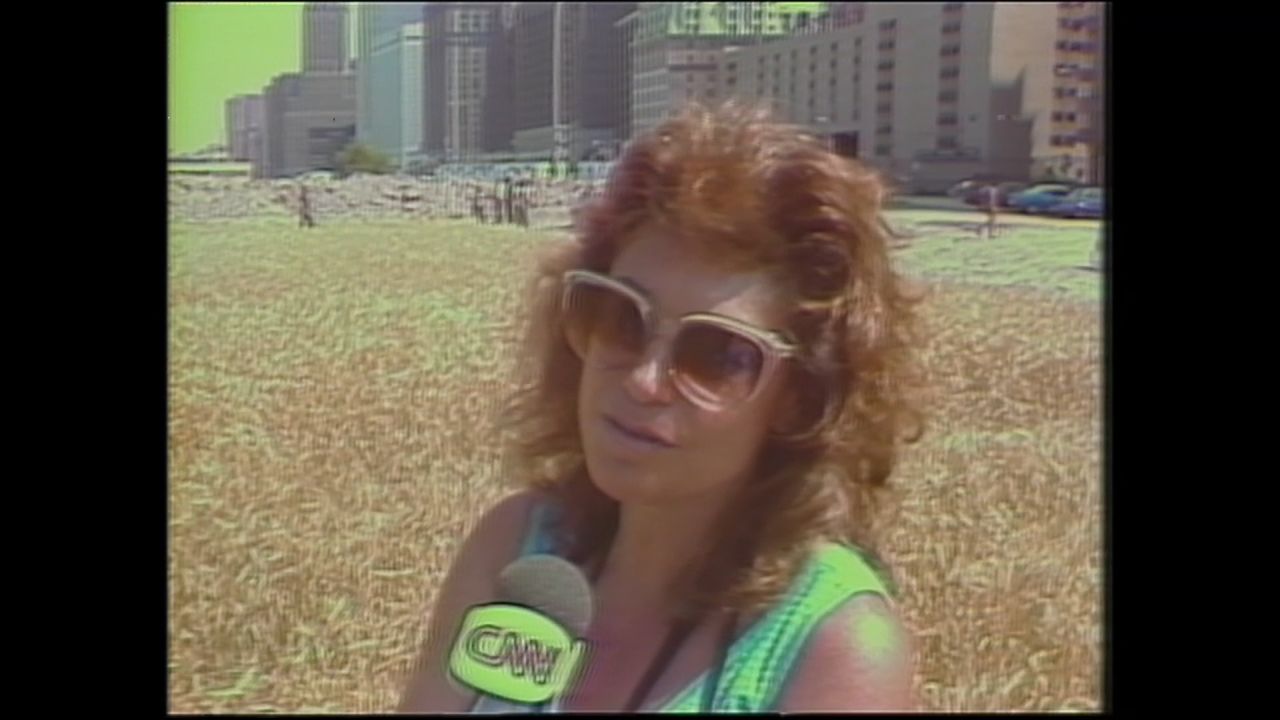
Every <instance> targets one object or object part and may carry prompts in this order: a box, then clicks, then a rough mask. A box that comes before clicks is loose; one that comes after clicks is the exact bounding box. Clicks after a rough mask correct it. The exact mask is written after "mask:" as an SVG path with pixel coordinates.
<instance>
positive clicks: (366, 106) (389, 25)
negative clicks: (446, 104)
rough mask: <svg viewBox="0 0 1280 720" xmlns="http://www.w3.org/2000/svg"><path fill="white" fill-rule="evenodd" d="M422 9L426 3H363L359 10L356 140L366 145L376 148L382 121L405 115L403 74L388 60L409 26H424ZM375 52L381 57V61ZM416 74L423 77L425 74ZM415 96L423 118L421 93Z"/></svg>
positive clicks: (416, 71) (357, 17)
mask: <svg viewBox="0 0 1280 720" xmlns="http://www.w3.org/2000/svg"><path fill="white" fill-rule="evenodd" d="M422 9H423V5H422V3H360V4H359V6H358V7H357V9H356V22H355V25H356V70H355V73H356V138H357V139H358V140H359V141H360V142H362V143H365V144H369V145H374V144H375V143H374V142H373V134H374V133H375V132H376V131H375V129H374V125H375V121H376V120H377V119H378V118H382V119H384V120H385V118H387V117H388V116H390V115H398V114H400V113H401V110H400V108H399V103H400V100H401V98H402V97H403V93H401V92H400V90H399V86H398V84H397V82H396V80H395V79H396V78H397V77H400V76H402V73H400V72H399V71H397V70H396V69H395V68H396V64H395V63H394V62H392V61H390V60H389V58H388V57H387V46H388V45H393V44H396V43H397V42H399V35H398V33H399V31H400V29H401V28H402V27H404V26H405V25H413V24H418V25H421V23H422ZM419 34H421V33H419ZM419 44H420V43H419ZM375 48H377V49H378V50H377V51H378V52H380V53H381V56H380V58H379V59H378V60H377V61H375V59H374V54H375ZM414 51H415V50H412V49H410V52H414ZM395 52H399V51H395ZM414 72H415V73H416V74H418V75H419V76H421V72H422V70H421V68H418V69H417V70H415V71H414ZM415 96H416V97H417V98H419V108H418V110H417V111H416V112H417V114H418V116H419V117H421V113H422V109H421V97H422V91H421V89H418V90H417V91H416V92H415ZM420 122H421V121H419V123H420ZM418 134H419V135H420V134H421V130H420V129H419V130H418ZM384 135H385V133H384ZM384 151H386V149H384Z"/></svg>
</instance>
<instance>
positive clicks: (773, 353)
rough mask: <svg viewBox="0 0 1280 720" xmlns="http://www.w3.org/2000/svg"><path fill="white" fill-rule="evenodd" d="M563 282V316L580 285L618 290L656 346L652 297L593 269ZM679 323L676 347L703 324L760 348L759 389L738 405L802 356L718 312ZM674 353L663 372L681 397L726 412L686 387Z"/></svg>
mask: <svg viewBox="0 0 1280 720" xmlns="http://www.w3.org/2000/svg"><path fill="white" fill-rule="evenodd" d="M563 282H564V290H563V292H562V294H561V297H560V311H561V313H562V316H564V315H566V314H567V313H568V311H569V300H570V296H571V294H572V292H573V290H574V288H575V287H577V286H578V285H579V284H588V285H595V286H597V287H603V288H606V289H609V290H614V291H617V292H619V293H621V294H622V295H623V296H625V297H628V298H630V299H631V300H632V302H634V303H635V306H636V308H638V309H639V310H640V319H641V322H643V323H644V328H645V339H644V347H645V349H646V351H647V349H648V348H649V347H650V345H651V344H652V343H653V341H654V339H655V335H656V332H655V328H656V326H657V324H658V322H657V320H656V319H655V314H656V313H655V310H654V308H653V303H652V302H651V301H650V300H649V298H647V297H645V296H644V294H643V293H641V292H640V291H638V290H636V289H635V288H634V287H632V286H630V285H628V284H627V283H624V282H622V281H621V280H618V279H617V278H613V277H610V276H608V275H604V274H602V273H598V272H594V271H592V270H569V271H568V272H566V273H565V274H564V277H563ZM676 323H677V325H676V329H675V331H674V332H673V333H672V334H671V339H670V340H669V341H668V342H670V343H673V344H674V342H675V340H676V338H678V337H680V333H681V332H682V331H683V330H684V328H685V327H687V326H688V325H691V324H700V325H712V326H714V327H717V328H720V329H722V330H726V331H728V332H731V333H734V334H735V335H737V336H739V337H742V338H744V339H746V340H748V341H750V342H751V343H753V344H754V345H755V346H756V347H757V348H759V350H760V356H761V360H762V364H761V368H760V374H759V376H758V377H757V378H756V382H755V386H754V387H752V388H751V392H750V393H748V394H747V396H746V397H745V398H743V399H742V400H740V401H737V402H736V403H734V405H737V404H745V403H749V402H751V401H752V400H753V399H755V397H756V395H758V394H759V393H760V390H761V389H762V388H764V387H765V386H766V385H768V383H769V380H770V378H771V377H772V376H773V374H774V373H775V372H777V370H778V367H779V365H781V364H782V361H783V360H784V359H786V358H790V357H795V356H796V355H797V354H798V353H799V347H798V346H797V345H796V344H795V343H793V342H791V341H790V340H789V339H788V338H787V337H786V335H785V334H784V333H782V332H778V331H775V330H766V329H764V328H760V327H756V326H755V325H752V324H750V323H746V322H743V321H741V320H737V319H735V318H731V317H728V316H725V315H719V314H717V313H710V312H693V313H686V314H684V315H681V316H680V317H679V318H676ZM565 333H566V336H565V340H566V342H567V343H568V344H569V347H570V349H572V350H573V351H574V354H576V355H578V357H579V358H581V359H582V360H584V361H585V360H586V358H585V357H584V356H583V355H584V352H585V350H586V348H583V349H582V350H579V349H578V348H576V347H574V343H573V341H572V340H571V339H569V337H568V327H567V326H566V327H565ZM673 350H674V347H670V348H667V349H666V351H665V352H664V353H663V355H662V362H663V365H664V367H663V373H664V374H665V375H666V376H667V377H668V378H669V379H670V380H671V384H672V385H673V386H674V387H675V388H676V389H677V390H679V391H680V394H681V395H683V396H684V397H685V398H687V399H688V400H689V401H690V402H692V403H694V404H696V405H698V406H700V407H703V408H706V409H709V410H722V409H724V408H726V407H729V405H726V404H724V403H716V402H713V401H711V400H709V399H706V398H705V397H701V396H699V394H698V393H697V392H695V388H694V387H686V385H689V384H690V381H687V380H682V375H681V374H680V373H678V372H676V368H675V367H674V362H673V358H674V352H673Z"/></svg>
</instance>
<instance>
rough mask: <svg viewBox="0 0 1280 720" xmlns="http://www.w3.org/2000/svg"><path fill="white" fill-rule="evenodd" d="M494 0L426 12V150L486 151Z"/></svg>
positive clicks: (444, 156)
mask: <svg viewBox="0 0 1280 720" xmlns="http://www.w3.org/2000/svg"><path fill="white" fill-rule="evenodd" d="M498 10H499V6H498V5H495V4H492V3H450V2H444V3H440V2H437V3H428V4H427V6H426V9H425V10H424V12H423V31H424V42H425V44H426V51H425V52H424V53H423V57H424V63H425V67H424V69H423V75H424V76H425V83H424V92H423V110H422V114H423V131H422V142H423V146H422V152H423V154H424V155H426V156H427V157H429V158H435V159H439V160H444V161H461V160H466V159H473V158H475V157H477V156H478V155H479V154H481V153H482V152H483V151H484V142H483V139H484V104H485V96H486V94H487V92H486V81H487V79H488V78H487V66H488V54H489V39H490V28H491V27H492V26H493V23H495V22H497V20H498Z"/></svg>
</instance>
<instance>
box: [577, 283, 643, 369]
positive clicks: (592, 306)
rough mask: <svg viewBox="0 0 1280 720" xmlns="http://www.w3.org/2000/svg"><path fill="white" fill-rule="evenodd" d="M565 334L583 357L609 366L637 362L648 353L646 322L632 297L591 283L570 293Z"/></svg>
mask: <svg viewBox="0 0 1280 720" xmlns="http://www.w3.org/2000/svg"><path fill="white" fill-rule="evenodd" d="M564 321H565V334H566V336H567V337H568V340H569V345H570V346H571V347H572V348H573V350H574V352H576V353H578V356H579V357H582V358H584V359H585V358H587V357H588V356H592V357H593V358H595V359H596V360H598V361H599V362H601V363H603V364H606V365H616V364H618V363H624V362H628V361H634V360H635V359H636V358H637V357H639V356H640V355H641V354H642V353H643V351H644V336H645V333H644V319H643V317H642V316H641V315H640V309H639V308H638V307H636V304H635V302H633V301H632V300H631V298H629V297H627V296H626V295H623V294H622V293H620V292H618V291H616V290H613V289H610V288H606V287H601V286H599V285H594V284H591V283H588V282H582V281H578V282H576V283H574V285H573V286H572V287H571V289H570V290H569V295H568V302H567V304H566V306H565V308H564Z"/></svg>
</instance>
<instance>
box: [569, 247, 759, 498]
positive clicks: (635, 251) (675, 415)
mask: <svg viewBox="0 0 1280 720" xmlns="http://www.w3.org/2000/svg"><path fill="white" fill-rule="evenodd" d="M609 274H610V275H611V276H613V277H615V278H618V279H625V280H626V281H628V282H630V283H631V284H633V285H634V286H635V287H637V288H639V289H641V291H642V292H643V293H644V294H646V295H647V296H648V298H649V300H650V302H651V303H652V304H653V312H654V313H655V315H656V317H657V318H658V319H659V321H660V322H661V323H662V324H664V326H665V327H667V328H670V327H673V326H672V325H671V324H670V323H669V322H667V321H669V320H672V319H675V318H678V317H680V316H682V315H685V314H688V313H691V312H715V313H718V314H721V315H727V316H729V317H731V318H734V319H736V320H741V321H744V322H748V323H751V324H753V325H756V326H758V327H760V328H765V329H778V328H781V327H782V319H783V317H782V313H783V306H782V301H783V298H782V297H781V296H780V295H779V294H778V293H777V290H776V288H775V286H774V284H773V283H771V282H770V280H769V278H768V277H767V276H766V275H764V274H763V273H759V272H730V271H726V270H723V269H720V268H717V267H716V266H714V265H712V264H709V263H708V262H707V261H706V260H704V259H702V258H700V257H698V256H697V255H696V254H693V253H691V252H689V251H688V250H685V249H682V248H681V246H680V244H679V241H678V238H677V237H676V236H675V235H674V234H673V233H672V231H669V230H664V229H661V228H659V227H656V226H647V227H646V228H644V229H642V230H641V231H640V232H638V233H637V234H636V236H635V237H634V239H633V240H632V242H630V243H629V244H627V245H626V247H625V249H624V250H623V251H622V252H621V254H619V256H618V258H617V259H616V261H615V262H614V265H613V267H612V268H611V270H610V273H609ZM670 342H671V333H670V331H669V330H667V331H666V332H663V333H660V337H659V339H658V340H657V341H656V342H652V343H651V344H650V345H649V347H648V348H646V350H645V353H644V355H643V357H642V358H641V359H640V360H639V361H638V362H637V363H635V364H633V365H631V366H628V367H603V368H602V367H601V366H600V364H598V363H592V362H589V361H588V362H585V363H583V374H582V381H581V385H580V392H579V395H578V422H579V425H580V429H581V433H582V441H583V449H584V452H585V455H586V463H587V469H588V471H589V472H590V475H591V478H592V481H593V482H594V483H595V484H596V486H597V487H598V488H599V489H600V490H601V491H602V492H603V493H605V494H606V495H608V496H610V497H612V498H613V499H615V500H617V501H619V502H638V503H641V504H651V505H652V504H666V503H671V502H674V501H681V500H689V499H693V498H697V497H707V496H710V495H723V494H725V493H729V492H732V491H733V489H734V488H736V487H737V486H738V485H739V484H740V483H742V482H744V481H745V480H746V478H747V477H748V475H749V474H750V472H751V469H752V466H753V465H754V462H755V460H756V456H757V453H758V450H759V448H760V447H761V445H762V443H763V441H764V438H765V436H766V434H767V433H768V431H769V425H770V422H771V421H773V420H777V419H779V418H777V417H775V416H776V414H777V413H776V411H777V410H778V409H779V405H780V400H779V398H780V397H781V396H782V393H783V385H784V380H783V377H784V374H783V373H780V372H777V373H774V374H773V375H772V376H771V377H770V378H768V380H767V382H766V384H765V385H764V386H762V387H761V389H760V391H759V392H758V393H757V394H756V396H755V397H754V398H752V399H750V400H748V401H747V402H745V403H741V404H739V405H736V406H733V407H730V408H726V409H721V410H708V409H706V408H703V407H700V406H698V405H695V404H693V403H692V402H690V401H689V400H688V399H687V398H685V397H684V396H683V395H681V394H680V392H679V391H678V390H677V389H676V388H675V387H674V386H673V384H672V381H671V378H670V377H669V376H667V375H666V374H665V373H664V372H663V371H662V368H663V367H664V364H665V360H666V358H667V357H669V353H670ZM594 352H597V351H596V350H593V349H589V350H588V353H594ZM588 360H590V356H588ZM614 421H617V422H621V423H622V424H625V425H629V426H632V427H642V428H646V429H649V430H652V431H656V432H657V433H659V434H660V435H661V436H663V437H665V438H668V439H670V440H673V441H674V443H673V445H672V446H667V445H660V444H653V443H644V442H640V443H637V442H636V441H635V440H634V439H630V438H628V437H627V436H626V435H625V434H623V433H621V432H620V431H619V430H618V429H617V428H616V426H615V424H614Z"/></svg>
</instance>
